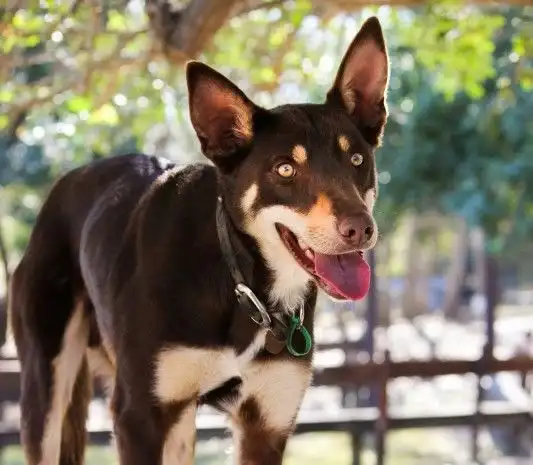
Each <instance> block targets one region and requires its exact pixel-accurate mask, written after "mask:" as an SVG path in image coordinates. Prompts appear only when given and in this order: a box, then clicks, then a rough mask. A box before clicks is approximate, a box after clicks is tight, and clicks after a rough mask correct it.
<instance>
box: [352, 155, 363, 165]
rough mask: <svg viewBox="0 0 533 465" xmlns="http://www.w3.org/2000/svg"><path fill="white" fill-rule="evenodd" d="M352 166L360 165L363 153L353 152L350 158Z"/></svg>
mask: <svg viewBox="0 0 533 465" xmlns="http://www.w3.org/2000/svg"><path fill="white" fill-rule="evenodd" d="M350 161H351V162H352V165H353V166H360V165H361V164H362V163H363V155H361V154H360V153H354V154H353V155H352V157H351V158H350Z"/></svg>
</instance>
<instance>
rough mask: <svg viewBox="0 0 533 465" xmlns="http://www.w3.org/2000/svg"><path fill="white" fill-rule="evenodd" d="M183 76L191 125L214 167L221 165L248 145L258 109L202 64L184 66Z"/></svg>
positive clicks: (237, 90) (228, 81) (217, 73)
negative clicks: (254, 116) (185, 79)
mask: <svg viewBox="0 0 533 465" xmlns="http://www.w3.org/2000/svg"><path fill="white" fill-rule="evenodd" d="M186 76H187V86H188V89H189V111H190V116H191V122H192V125H193V127H194V130H195V131H196V134H197V135H198V139H199V140H200V144H201V146H202V151H203V153H204V154H205V155H206V156H207V157H208V158H209V159H210V160H212V161H213V162H214V163H215V164H224V163H225V162H227V161H228V160H227V159H228V157H229V156H230V155H231V154H234V153H235V152H237V151H238V150H239V149H241V148H244V147H246V146H247V145H248V144H249V143H250V142H251V140H252V137H253V115H254V112H255V109H256V108H257V107H256V106H255V105H254V104H253V103H252V102H251V101H250V100H249V99H248V97H246V95H245V94H244V93H243V92H242V91H241V90H240V89H239V88H238V87H237V86H235V85H234V84H233V83H232V82H231V81H230V80H229V79H227V78H225V77H224V76H223V75H222V74H220V73H219V72H217V71H215V70H214V69H213V68H210V67H209V66H207V65H205V64H203V63H200V62H197V61H192V62H189V63H187V68H186Z"/></svg>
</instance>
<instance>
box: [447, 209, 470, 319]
mask: <svg viewBox="0 0 533 465" xmlns="http://www.w3.org/2000/svg"><path fill="white" fill-rule="evenodd" d="M453 225H454V230H455V231H456V234H455V241H454V244H453V247H452V251H451V262H450V266H449V268H448V275H447V277H446V291H445V292H446V293H445V296H444V304H443V309H442V312H443V314H444V316H445V317H446V318H449V319H451V320H457V319H458V317H459V309H460V303H461V302H460V299H461V290H462V287H463V285H464V282H465V278H466V271H467V258H468V245H469V231H468V226H467V224H466V221H464V220H463V219H461V218H459V219H457V220H456V221H454V223H453Z"/></svg>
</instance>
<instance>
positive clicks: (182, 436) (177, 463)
mask: <svg viewBox="0 0 533 465" xmlns="http://www.w3.org/2000/svg"><path fill="white" fill-rule="evenodd" d="M195 420H196V406H195V404H194V403H191V404H190V405H188V406H187V407H185V409H184V410H183V412H181V414H180V416H179V419H178V421H177V422H176V423H175V424H174V425H173V426H172V428H171V429H170V431H169V432H168V435H167V437H166V439H165V446H164V448H163V465H193V463H194V445H195V441H196V424H195Z"/></svg>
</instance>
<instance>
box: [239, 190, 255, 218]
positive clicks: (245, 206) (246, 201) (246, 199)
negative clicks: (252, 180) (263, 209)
mask: <svg viewBox="0 0 533 465" xmlns="http://www.w3.org/2000/svg"><path fill="white" fill-rule="evenodd" d="M258 192H259V187H258V186H257V184H252V185H251V186H250V187H249V188H248V189H247V190H246V192H245V193H244V195H243V196H242V199H241V208H242V211H243V212H244V214H245V215H248V214H249V213H250V212H251V210H252V206H253V204H254V202H255V200H256V199H257V194H258Z"/></svg>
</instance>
